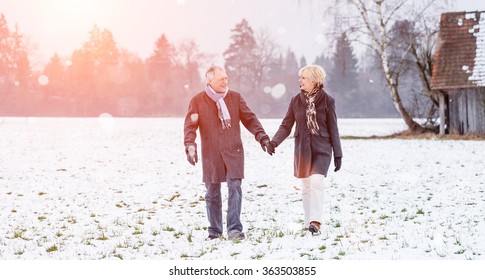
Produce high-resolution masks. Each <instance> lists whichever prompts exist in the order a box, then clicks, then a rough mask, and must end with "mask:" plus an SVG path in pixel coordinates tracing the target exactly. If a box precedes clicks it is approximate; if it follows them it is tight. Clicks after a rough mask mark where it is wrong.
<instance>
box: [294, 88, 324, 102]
mask: <svg viewBox="0 0 485 280" xmlns="http://www.w3.org/2000/svg"><path fill="white" fill-rule="evenodd" d="M299 95H300V100H301V102H303V104H306V97H305V93H304V92H303V91H300V94H299ZM326 97H327V92H325V90H324V89H323V88H321V89H320V90H319V91H318V93H317V98H316V99H315V104H320V102H322V100H323V101H326V100H327V98H326Z"/></svg>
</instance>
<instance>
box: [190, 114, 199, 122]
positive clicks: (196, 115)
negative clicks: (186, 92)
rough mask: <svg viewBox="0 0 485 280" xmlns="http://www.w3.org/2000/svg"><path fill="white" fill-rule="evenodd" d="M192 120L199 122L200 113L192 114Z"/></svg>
mask: <svg viewBox="0 0 485 280" xmlns="http://www.w3.org/2000/svg"><path fill="white" fill-rule="evenodd" d="M190 120H191V121H193V122H197V121H198V120H199V114H192V115H190Z"/></svg>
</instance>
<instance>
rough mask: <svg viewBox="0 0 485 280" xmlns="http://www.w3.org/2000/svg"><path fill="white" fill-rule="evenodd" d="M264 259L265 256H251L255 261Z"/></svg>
mask: <svg viewBox="0 0 485 280" xmlns="http://www.w3.org/2000/svg"><path fill="white" fill-rule="evenodd" d="M262 258H264V254H256V255H254V256H251V259H253V260H260V259H262Z"/></svg>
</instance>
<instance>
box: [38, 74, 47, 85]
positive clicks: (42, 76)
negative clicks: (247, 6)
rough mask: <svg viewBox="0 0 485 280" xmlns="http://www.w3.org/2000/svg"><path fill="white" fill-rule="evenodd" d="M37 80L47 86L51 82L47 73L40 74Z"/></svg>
mask: <svg viewBox="0 0 485 280" xmlns="http://www.w3.org/2000/svg"><path fill="white" fill-rule="evenodd" d="M37 82H38V83H39V85H41V86H46V85H48V84H49V77H47V76H46V75H40V76H39V78H38V79H37Z"/></svg>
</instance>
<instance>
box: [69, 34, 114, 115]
mask: <svg viewBox="0 0 485 280" xmlns="http://www.w3.org/2000/svg"><path fill="white" fill-rule="evenodd" d="M71 61H72V66H71V67H70V69H69V71H68V72H69V73H68V75H69V78H70V86H71V90H72V92H73V95H74V96H75V99H76V101H77V102H76V103H77V105H78V110H79V111H80V113H81V114H82V115H89V116H92V115H99V114H101V113H103V112H108V113H112V114H115V113H116V107H115V103H116V98H117V94H118V91H117V88H116V87H115V84H116V82H115V80H113V78H114V77H113V73H114V72H116V70H117V67H118V65H119V50H118V48H117V46H116V42H115V41H114V38H113V35H112V33H111V32H110V31H109V30H107V29H104V30H100V29H99V28H98V27H97V26H94V27H93V29H92V30H91V31H90V32H89V39H88V41H87V42H85V43H84V44H83V46H82V48H81V49H78V50H75V51H74V52H73V54H72V58H71Z"/></svg>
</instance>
